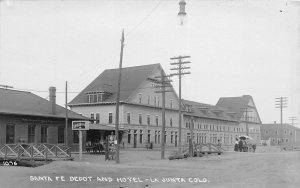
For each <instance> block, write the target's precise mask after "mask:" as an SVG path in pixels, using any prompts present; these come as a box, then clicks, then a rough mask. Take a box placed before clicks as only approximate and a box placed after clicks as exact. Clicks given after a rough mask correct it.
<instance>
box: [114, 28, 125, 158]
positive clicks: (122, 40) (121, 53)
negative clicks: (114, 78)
mask: <svg viewBox="0 0 300 188" xmlns="http://www.w3.org/2000/svg"><path fill="white" fill-rule="evenodd" d="M123 48H124V30H123V31H122V39H121V52H120V63H119V77H118V87H117V101H116V127H115V128H116V129H115V135H116V140H117V143H116V145H115V146H116V163H120V159H119V149H120V148H119V101H120V86H121V76H122V61H123Z"/></svg>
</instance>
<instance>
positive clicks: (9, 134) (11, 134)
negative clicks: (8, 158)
mask: <svg viewBox="0 0 300 188" xmlns="http://www.w3.org/2000/svg"><path fill="white" fill-rule="evenodd" d="M6 143H7V144H12V143H15V124H12V123H9V124H7V125H6Z"/></svg>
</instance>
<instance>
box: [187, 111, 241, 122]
mask: <svg viewBox="0 0 300 188" xmlns="http://www.w3.org/2000/svg"><path fill="white" fill-rule="evenodd" d="M183 115H186V116H194V117H199V118H204V119H212V120H222V121H230V122H237V123H239V122H240V121H239V120H229V119H221V118H214V117H203V116H198V115H193V114H187V113H183Z"/></svg>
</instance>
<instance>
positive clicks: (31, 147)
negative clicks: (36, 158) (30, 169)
mask: <svg viewBox="0 0 300 188" xmlns="http://www.w3.org/2000/svg"><path fill="white" fill-rule="evenodd" d="M30 160H31V161H32V160H33V146H32V145H31V146H30Z"/></svg>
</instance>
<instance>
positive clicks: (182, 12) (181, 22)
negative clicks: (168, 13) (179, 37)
mask: <svg viewBox="0 0 300 188" xmlns="http://www.w3.org/2000/svg"><path fill="white" fill-rule="evenodd" d="M185 5H186V2H185V1H184V0H181V1H180V2H179V12H178V16H177V19H178V23H179V25H184V24H185V22H186V12H185Z"/></svg>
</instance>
